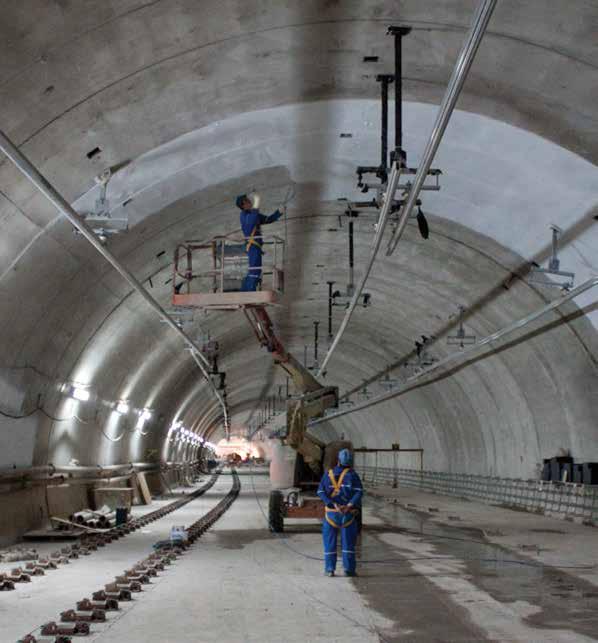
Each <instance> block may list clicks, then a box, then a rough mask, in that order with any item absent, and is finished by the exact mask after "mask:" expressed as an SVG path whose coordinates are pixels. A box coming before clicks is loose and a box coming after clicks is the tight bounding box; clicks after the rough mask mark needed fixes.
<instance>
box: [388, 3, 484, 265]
mask: <svg viewBox="0 0 598 643" xmlns="http://www.w3.org/2000/svg"><path fill="white" fill-rule="evenodd" d="M495 6H496V0H481V2H480V4H479V6H478V9H477V11H476V13H475V16H474V19H473V22H472V24H471V27H470V30H469V35H468V37H467V40H466V41H465V44H464V45H463V49H462V50H461V53H460V54H459V59H458V60H457V64H456V65H455V69H454V70H453V74H452V76H451V79H450V80H449V84H448V86H447V89H446V93H445V95H444V98H443V99H442V103H441V104H440V109H439V110H438V115H437V116H436V122H435V123H434V127H433V128H432V133H431V134H430V138H429V140H428V143H427V145H426V149H425V151H424V154H423V156H422V160H421V163H420V164H419V167H418V168H417V173H416V175H415V179H414V180H413V185H412V187H411V190H410V191H409V196H408V198H407V203H405V206H404V207H403V211H402V213H401V220H400V222H399V225H398V226H397V228H396V229H395V231H394V233H393V235H392V237H391V239H390V241H389V242H388V247H387V249H386V256H390V255H391V254H392V253H393V252H394V250H395V248H396V247H397V244H398V243H399V239H400V238H401V236H402V235H403V232H404V230H405V226H406V225H407V220H408V219H409V215H410V214H411V211H412V210H413V206H414V205H415V202H416V201H417V198H418V196H419V193H420V191H421V189H422V187H423V185H424V181H425V180H426V176H427V175H428V171H429V170H430V167H431V166H432V161H433V160H434V156H435V155H436V151H437V150H438V146H439V145H440V141H441V140H442V137H443V135H444V132H445V130H446V126H447V125H448V122H449V120H450V117H451V115H452V113H453V110H454V108H455V105H456V103H457V99H458V98H459V95H460V93H461V89H462V88H463V84H464V83H465V80H466V78H467V74H468V73H469V69H470V68H471V64H472V62H473V60H474V58H475V55H476V53H477V50H478V47H479V46H480V42H481V41H482V37H483V35H484V33H485V31H486V27H487V26H488V22H489V21H490V17H491V16H492V12H493V11H494V7H495ZM391 194H392V196H394V193H391Z"/></svg>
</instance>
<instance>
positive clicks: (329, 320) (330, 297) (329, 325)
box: [326, 281, 334, 339]
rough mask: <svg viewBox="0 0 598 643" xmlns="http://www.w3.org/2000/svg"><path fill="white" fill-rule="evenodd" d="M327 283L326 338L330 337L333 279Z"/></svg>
mask: <svg viewBox="0 0 598 643" xmlns="http://www.w3.org/2000/svg"><path fill="white" fill-rule="evenodd" d="M326 283H327V284H328V339H332V304H333V303H334V302H333V299H332V286H334V281H328V282H326Z"/></svg>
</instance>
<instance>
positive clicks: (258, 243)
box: [236, 194, 284, 292]
mask: <svg viewBox="0 0 598 643" xmlns="http://www.w3.org/2000/svg"><path fill="white" fill-rule="evenodd" d="M255 201H256V203H255V207H254V204H253V203H252V202H251V199H250V198H249V197H248V196H247V195H246V194H241V196H238V197H237V201H236V204H237V207H238V208H239V209H240V210H241V228H242V230H243V235H244V236H245V241H246V245H245V252H246V253H247V258H248V259H249V270H248V271H247V276H246V277H245V279H243V284H242V285H241V290H242V291H244V292H246V291H253V290H257V287H258V285H259V283H260V281H261V280H262V255H263V254H264V251H263V249H262V232H261V227H260V226H261V225H262V224H267V223H274V222H275V221H278V219H280V217H281V216H282V215H283V211H284V206H283V207H282V208H279V209H278V210H276V212H274V213H273V214H271V215H270V216H265V215H263V214H262V213H261V212H260V211H259V209H258V206H259V200H258V199H257V198H256V199H255Z"/></svg>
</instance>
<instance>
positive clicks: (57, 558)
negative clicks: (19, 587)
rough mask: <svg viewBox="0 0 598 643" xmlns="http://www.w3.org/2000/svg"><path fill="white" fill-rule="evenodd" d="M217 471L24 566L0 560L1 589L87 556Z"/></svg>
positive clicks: (168, 508)
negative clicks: (120, 522)
mask: <svg viewBox="0 0 598 643" xmlns="http://www.w3.org/2000/svg"><path fill="white" fill-rule="evenodd" d="M219 475H220V472H219V471H218V472H215V473H213V474H212V476H211V477H210V479H209V480H208V481H207V482H206V483H205V484H204V485H202V486H201V487H200V488H199V489H196V490H195V491H192V492H190V493H189V494H188V495H187V496H185V497H184V498H181V499H180V500H175V501H174V502H171V503H169V504H167V505H165V506H164V507H160V508H159V509H156V510H155V511H151V512H149V513H147V514H145V515H143V516H141V517H139V518H134V519H133V520H129V521H128V522H127V523H125V524H123V525H119V526H115V527H113V528H111V529H105V530H99V529H95V530H93V531H90V532H88V533H86V534H84V535H83V536H81V538H80V539H79V542H78V543H76V544H74V545H67V546H65V547H61V548H60V549H59V550H55V551H53V552H51V553H50V554H49V555H46V556H40V557H39V558H38V559H36V560H32V561H29V562H27V563H25V567H19V566H17V567H14V568H12V569H11V570H10V572H8V573H6V572H4V573H2V572H1V570H2V567H4V566H6V564H0V589H2V590H11V589H15V583H29V582H31V580H32V579H33V578H34V577H39V576H44V575H45V574H46V572H48V571H51V570H54V569H58V567H59V566H60V565H67V564H69V563H70V562H72V561H74V560H77V559H79V558H80V557H82V556H89V555H91V554H92V553H93V552H95V551H98V548H101V547H105V546H106V545H109V544H110V543H113V542H115V541H116V540H118V539H119V538H122V537H124V536H127V535H128V534H130V533H132V532H134V531H136V530H137V529H141V528H142V527H145V526H147V525H149V524H150V523H152V522H154V521H155V520H159V519H160V518H163V517H164V516H166V515H168V514H169V513H171V512H173V511H176V510H177V509H180V508H181V507H183V506H184V505H186V504H187V503H189V502H191V501H193V500H195V499H197V498H199V497H200V496H202V495H203V494H204V493H206V491H208V490H209V489H211V488H212V487H213V486H214V484H215V482H216V480H217V479H218V476H219Z"/></svg>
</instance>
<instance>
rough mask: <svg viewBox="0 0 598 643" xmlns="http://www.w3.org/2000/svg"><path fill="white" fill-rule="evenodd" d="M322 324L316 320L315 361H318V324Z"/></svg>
mask: <svg viewBox="0 0 598 643" xmlns="http://www.w3.org/2000/svg"><path fill="white" fill-rule="evenodd" d="M319 325H320V322H319V321H315V322H314V362H315V363H316V364H317V363H318V326H319Z"/></svg>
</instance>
